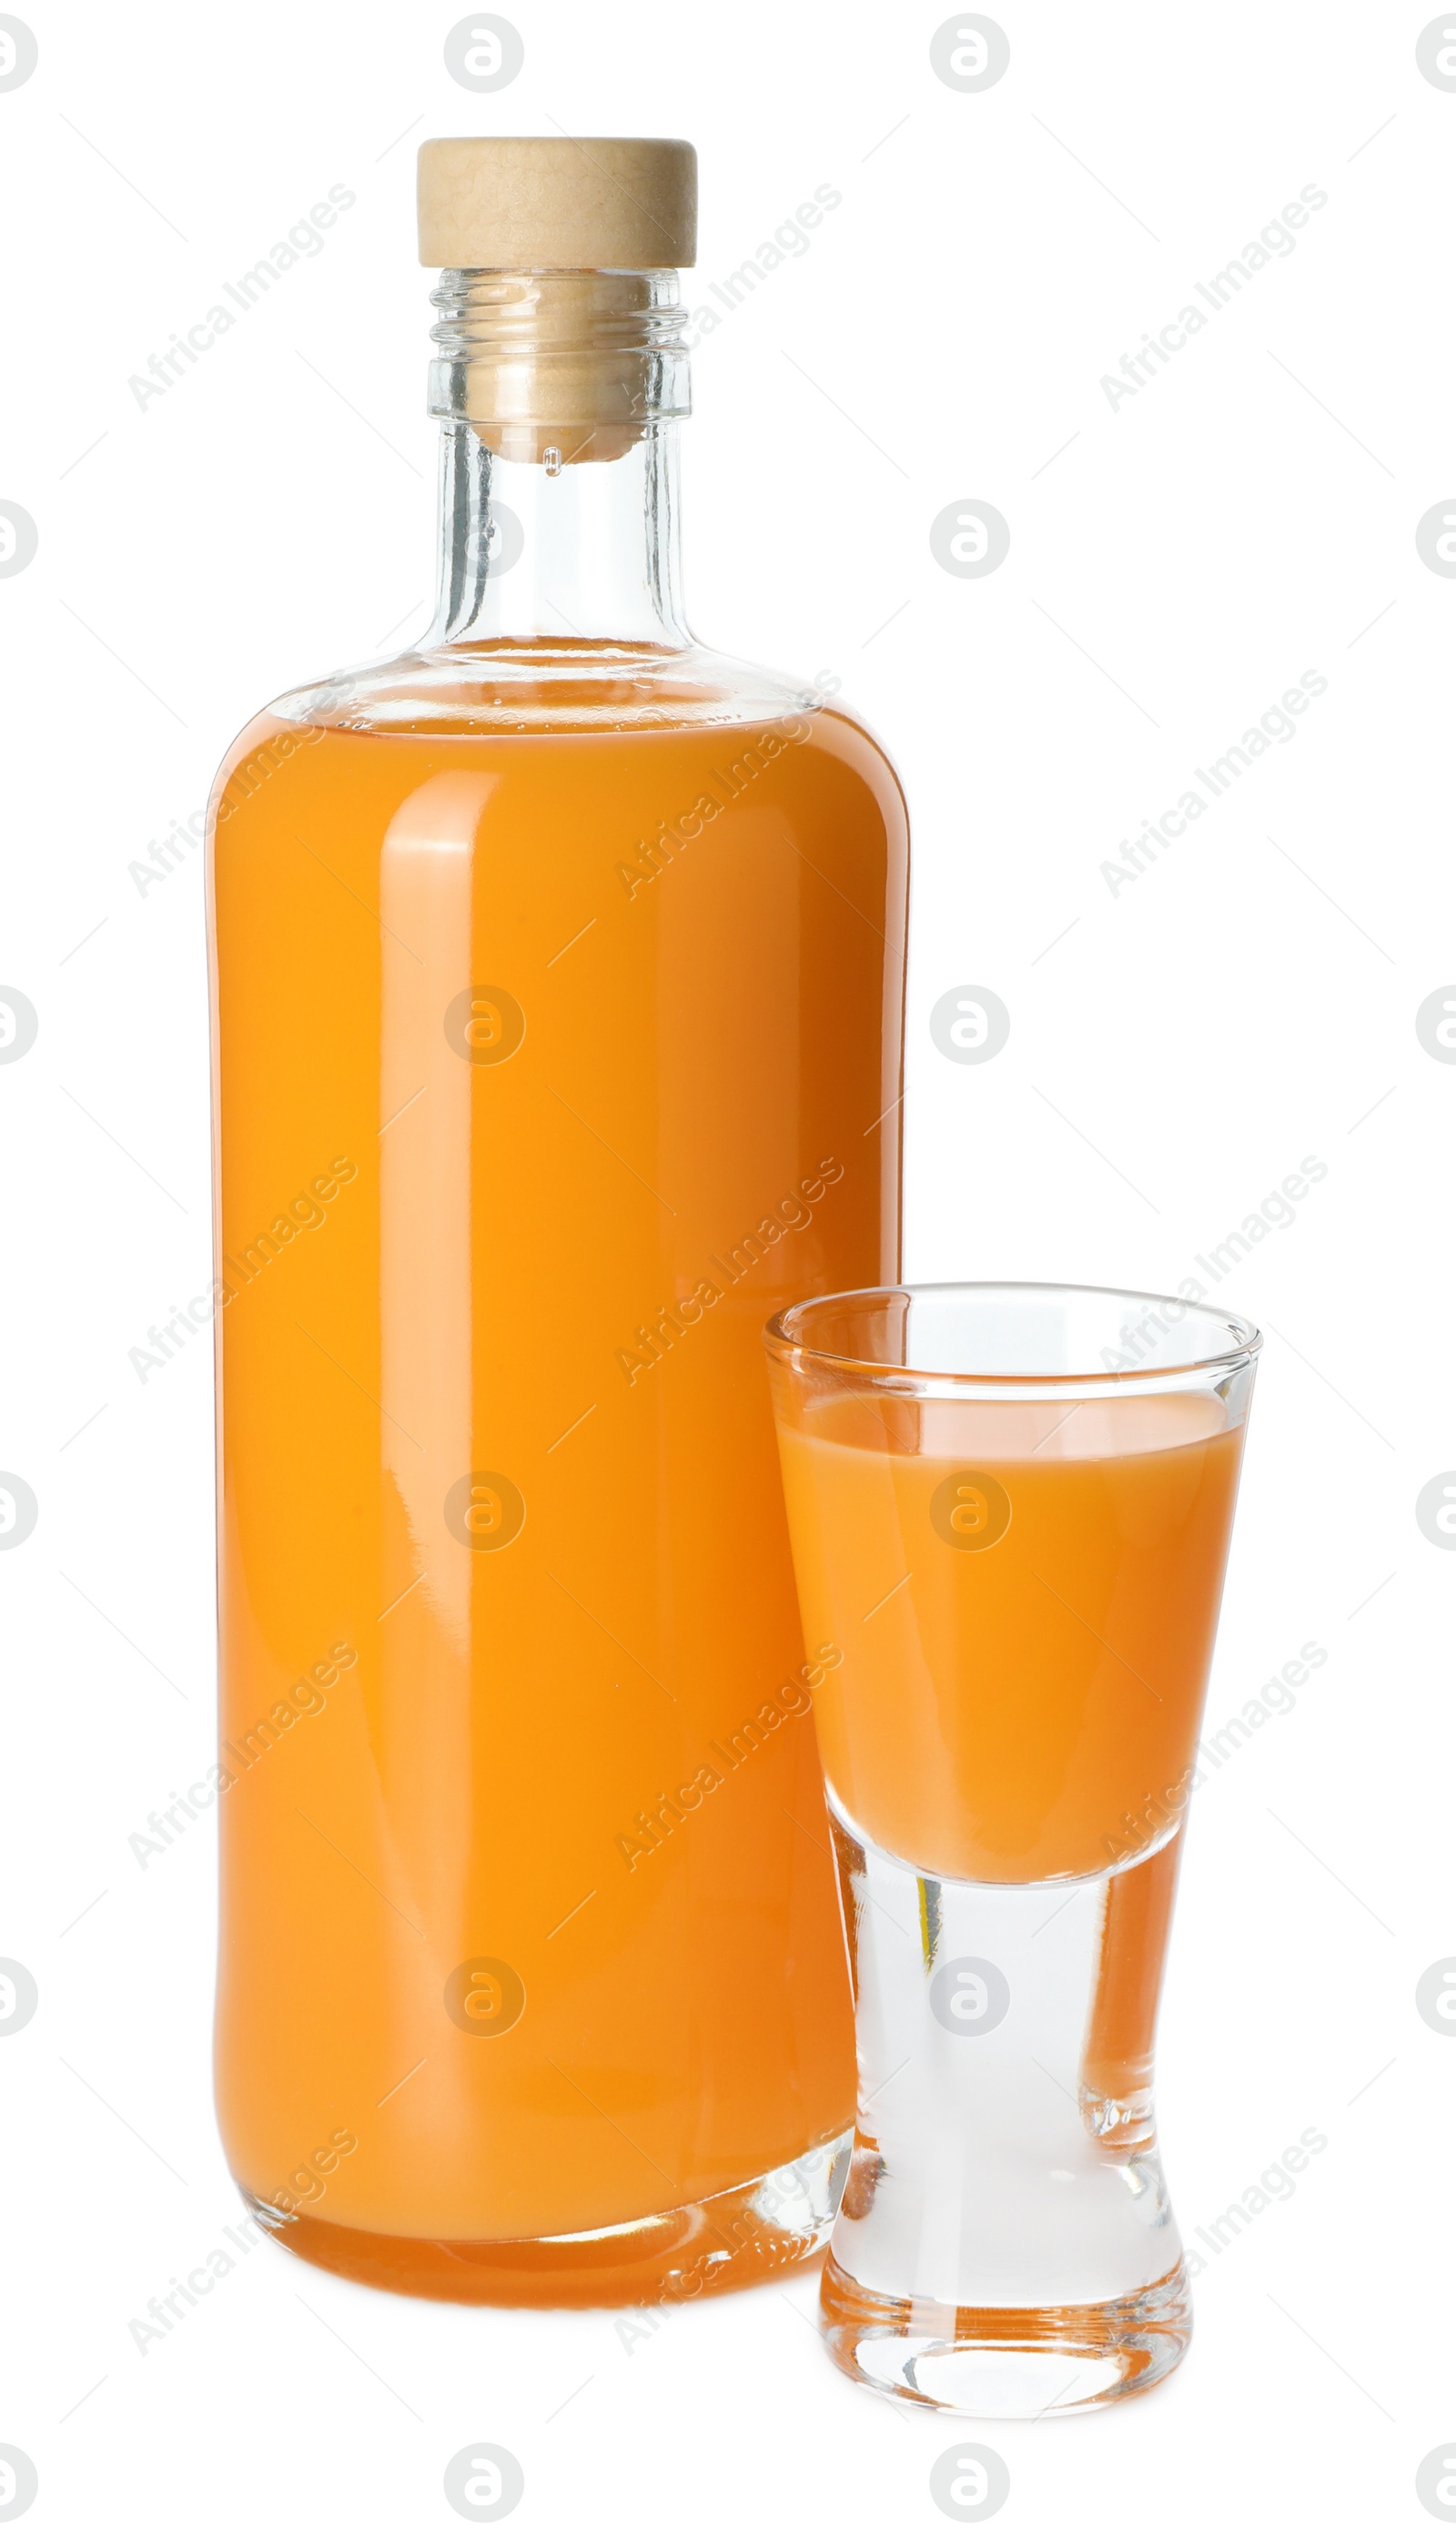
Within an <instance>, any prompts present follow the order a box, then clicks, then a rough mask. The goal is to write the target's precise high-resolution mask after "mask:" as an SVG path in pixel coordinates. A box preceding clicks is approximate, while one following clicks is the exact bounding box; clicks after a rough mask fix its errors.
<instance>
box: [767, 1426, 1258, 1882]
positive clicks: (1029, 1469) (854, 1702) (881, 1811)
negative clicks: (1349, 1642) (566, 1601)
mask: <svg viewBox="0 0 1456 2537" xmlns="http://www.w3.org/2000/svg"><path fill="white" fill-rule="evenodd" d="M800 1420H801V1423H799V1424H797V1425H789V1424H787V1423H781V1424H780V1427H779V1448H780V1454H781V1458H782V1464H783V1473H784V1487H785V1493H786V1498H787V1504H788V1512H789V1528H790V1532H791V1535H792V1539H793V1546H794V1563H795V1569H796V1572H797V1576H798V1584H799V1596H800V1603H801V1607H802V1610H803V1614H804V1623H805V1630H806V1634H807V1637H808V1640H809V1642H810V1644H814V1643H815V1642H817V1641H825V1640H832V1641H833V1642H834V1644H835V1645H836V1646H838V1647H839V1648H841V1649H842V1650H843V1658H844V1660H843V1663H842V1664H841V1665H839V1666H838V1667H836V1668H835V1669H834V1670H833V1671H832V1672H830V1673H829V1674H828V1675H827V1677H826V1680H825V1682H824V1684H823V1686H822V1687H821V1688H820V1689H819V1690H818V1691H817V1692H816V1694H815V1714H816V1719H817V1724H818V1730H819V1742H820V1752H821V1756H822V1759H823V1762H824V1768H825V1775H826V1778H827V1781H828V1783H829V1786H830V1789H831V1790H832V1791H833V1793H834V1795H835V1796H836V1797H837V1799H838V1801H839V1804H840V1806H841V1807H842V1809H843V1811H844V1813H845V1814H846V1815H847V1816H848V1817H849V1818H850V1820H851V1821H852V1822H853V1823H855V1824H856V1825H858V1826H859V1828H860V1830H861V1831H862V1832H863V1833H865V1834H866V1835H867V1836H868V1838H869V1839H870V1840H871V1841H873V1842H874V1843H875V1844H876V1845H877V1846H878V1847H879V1848H881V1849H883V1850H886V1851H888V1852H890V1853H891V1854H892V1855H893V1856H895V1857H897V1858H900V1859H904V1860H906V1861H908V1862H909V1863H911V1864H913V1865H914V1866H916V1867H918V1868H919V1869H921V1871H922V1872H924V1873H926V1874H930V1875H936V1876H944V1877H957V1878H964V1879H967V1880H971V1881H980V1882H986V1883H993V1884H999V1883H1024V1882H1025V1883H1029V1882H1034V1881H1039V1880H1041V1879H1044V1878H1051V1877H1072V1876H1087V1875H1092V1874H1097V1873H1102V1874H1105V1873H1106V1872H1107V1871H1108V1870H1109V1869H1111V1868H1115V1867H1117V1866H1119V1865H1121V1864H1123V1863H1125V1862H1127V1861H1130V1860H1132V1859H1134V1858H1136V1857H1138V1856H1139V1855H1140V1854H1144V1853H1146V1852H1147V1851H1149V1850H1150V1849H1152V1848H1153V1846H1154V1845H1155V1844H1156V1843H1157V1842H1158V1841H1159V1840H1160V1839H1163V1838H1165V1837H1166V1835H1167V1834H1168V1833H1169V1831H1170V1830H1171V1829H1172V1828H1173V1827H1174V1826H1175V1825H1176V1824H1177V1823H1178V1822H1180V1821H1181V1818H1182V1813H1183V1809H1184V1805H1185V1803H1186V1798H1187V1789H1188V1781H1189V1777H1190V1774H1191V1768H1192V1763H1193V1756H1194V1750H1195V1746H1196V1743H1197V1737H1198V1726H1199V1721H1200V1717H1201V1714H1202V1708H1203V1698H1204V1691H1205V1686H1206V1682H1207V1676H1208V1667H1209V1661H1210V1658H1211V1655H1212V1651H1213V1642H1214V1632H1215V1627H1216V1624H1217V1620H1218V1612H1219V1598H1220V1594H1221V1591H1222V1586H1223V1576H1224V1561H1225V1558H1226V1555H1227V1546H1228V1534H1229V1528H1230V1525H1231V1522H1232V1516H1233V1502H1234V1494H1235V1490H1236V1487H1237V1481H1238V1465H1239V1459H1240V1454H1241V1450H1242V1443H1243V1428H1242V1423H1241V1422H1239V1423H1238V1424H1235V1425H1230V1424H1229V1423H1228V1422H1227V1418H1226V1415H1225V1412H1224V1405H1223V1403H1222V1402H1221V1401H1220V1400H1219V1399H1217V1397H1210V1396H1206V1395H1203V1394H1192V1393H1164V1394H1152V1395H1146V1394H1145V1395H1131V1394H1130V1395H1128V1396H1126V1397H1124V1398H1117V1399H1099V1400H1083V1401H1078V1402H1074V1403H1073V1404H1071V1405H1070V1407H1069V1405H1068V1404H1067V1403H1066V1402H1065V1401H1044V1402H1031V1401H1025V1400H1005V1401H1000V1400H990V1401H986V1400H965V1401H958V1400H909V1399H893V1398H890V1397H887V1396H885V1395H883V1394H881V1395H872V1394H869V1393H864V1394H855V1393H843V1392H840V1393H836V1394H833V1395H830V1396H827V1397H822V1398H820V1399H813V1400H810V1401H809V1402H807V1403H806V1404H805V1405H804V1407H803V1409H802V1411H801V1412H800Z"/></svg>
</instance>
